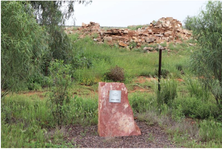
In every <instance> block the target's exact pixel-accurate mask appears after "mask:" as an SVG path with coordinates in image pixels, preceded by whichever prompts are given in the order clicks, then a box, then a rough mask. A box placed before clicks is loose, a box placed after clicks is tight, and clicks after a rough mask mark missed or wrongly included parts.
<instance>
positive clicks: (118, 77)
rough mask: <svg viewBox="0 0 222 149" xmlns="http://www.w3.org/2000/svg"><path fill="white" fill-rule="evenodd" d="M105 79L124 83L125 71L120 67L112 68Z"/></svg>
mask: <svg viewBox="0 0 222 149" xmlns="http://www.w3.org/2000/svg"><path fill="white" fill-rule="evenodd" d="M105 78H106V79H107V80H112V81H115V82H117V81H120V82H122V81H124V79H125V77H124V70H123V68H120V67H118V66H115V67H112V68H110V70H109V72H107V73H105Z"/></svg>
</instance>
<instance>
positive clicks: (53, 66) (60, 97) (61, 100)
mask: <svg viewBox="0 0 222 149" xmlns="http://www.w3.org/2000/svg"><path fill="white" fill-rule="evenodd" d="M49 70H50V80H51V83H52V84H53V85H52V86H51V87H50V90H51V94H50V98H49V104H50V107H51V111H52V115H53V117H54V119H55V120H56V121H57V124H58V126H60V127H61V124H62V122H63V121H64V118H65V117H64V116H65V115H64V114H65V108H64V106H65V104H67V103H69V100H70V95H69V92H68V87H69V86H70V85H71V75H70V71H71V65H68V64H66V65H65V64H63V60H56V61H52V62H51V63H50V67H49Z"/></svg>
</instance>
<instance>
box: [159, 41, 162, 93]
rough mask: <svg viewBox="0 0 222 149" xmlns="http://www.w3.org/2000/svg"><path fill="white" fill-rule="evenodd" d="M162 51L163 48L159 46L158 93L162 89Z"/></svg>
mask: <svg viewBox="0 0 222 149" xmlns="http://www.w3.org/2000/svg"><path fill="white" fill-rule="evenodd" d="M162 49H163V47H161V46H160V45H159V71H158V91H159V92H160V90H161V88H160V77H161V61H162Z"/></svg>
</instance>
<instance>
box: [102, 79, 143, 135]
mask: <svg viewBox="0 0 222 149" xmlns="http://www.w3.org/2000/svg"><path fill="white" fill-rule="evenodd" d="M98 112H99V113H98V114H99V117H98V132H99V135H100V136H101V137H114V136H132V135H141V131H140V129H139V127H138V126H137V124H136V122H135V121H134V118H133V111H132V108H131V106H130V104H129V101H128V92H127V89H126V86H125V85H124V83H105V82H99V106H98Z"/></svg>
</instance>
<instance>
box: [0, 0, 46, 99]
mask: <svg viewBox="0 0 222 149" xmlns="http://www.w3.org/2000/svg"><path fill="white" fill-rule="evenodd" d="M46 40H47V35H46V33H45V30H44V28H43V27H41V26H39V25H38V24H37V23H36V20H35V18H34V16H33V9H32V8H31V5H30V4H29V3H28V2H15V1H4V2H1V88H2V89H4V93H2V94H1V97H4V96H5V95H6V94H7V93H8V92H12V91H16V90H18V89H20V88H21V86H22V85H23V84H25V83H26V82H27V79H28V78H29V76H30V75H31V74H33V73H37V72H38V70H40V67H39V64H40V63H41V59H42V56H43V55H44V54H45V53H46V52H47V49H48V44H47V43H46Z"/></svg>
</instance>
